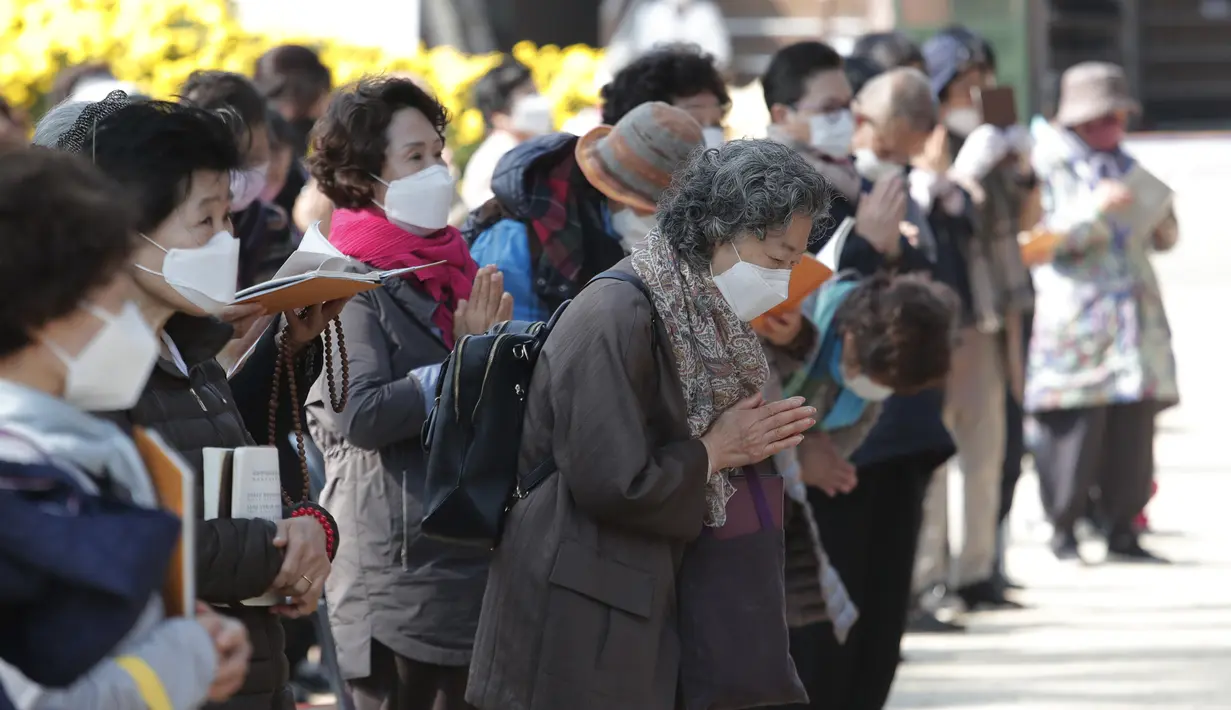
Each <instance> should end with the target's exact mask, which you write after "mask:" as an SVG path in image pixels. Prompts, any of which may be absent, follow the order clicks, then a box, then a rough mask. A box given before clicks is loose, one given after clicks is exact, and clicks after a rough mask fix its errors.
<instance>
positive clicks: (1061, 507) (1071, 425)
mask: <svg viewBox="0 0 1231 710" xmlns="http://www.w3.org/2000/svg"><path fill="white" fill-rule="evenodd" d="M1157 413H1158V405H1157V404H1155V403H1154V402H1134V403H1131V404H1113V405H1109V406H1102V407H1091V408H1086V409H1060V410H1053V411H1048V412H1038V413H1036V414H1035V415H1034V416H1035V419H1036V420H1037V421H1038V423H1039V433H1040V437H1039V444H1038V446H1037V448H1036V451H1035V452H1034V460H1035V465H1036V466H1037V467H1038V469H1039V484H1040V492H1041V494H1042V498H1043V509H1044V510H1045V511H1047V516H1048V518H1049V519H1050V520H1051V523H1052V526H1053V527H1054V528H1055V529H1056V531H1057V532H1062V533H1068V532H1072V530H1073V525H1074V523H1076V522H1077V519H1078V518H1080V517H1082V516H1083V515H1084V514H1085V513H1086V511H1087V506H1088V503H1089V500H1090V498H1091V495H1092V494H1093V495H1094V498H1095V499H1096V501H1097V509H1098V510H1097V512H1098V514H1099V518H1100V520H1102V521H1104V522H1105V523H1106V524H1107V526H1108V528H1109V530H1108V532H1109V533H1111V534H1113V535H1114V534H1125V535H1130V534H1132V532H1133V519H1134V518H1136V517H1137V514H1138V513H1140V512H1141V509H1142V508H1144V507H1145V504H1146V502H1147V501H1148V500H1149V499H1150V483H1151V481H1153V480H1154V418H1155V416H1156V415H1157Z"/></svg>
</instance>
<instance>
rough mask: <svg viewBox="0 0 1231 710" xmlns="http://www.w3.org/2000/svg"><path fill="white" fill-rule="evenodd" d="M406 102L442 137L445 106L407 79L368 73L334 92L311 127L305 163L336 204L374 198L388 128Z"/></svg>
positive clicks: (357, 204) (355, 204) (351, 205)
mask: <svg viewBox="0 0 1231 710" xmlns="http://www.w3.org/2000/svg"><path fill="white" fill-rule="evenodd" d="M405 108H413V109H416V110H417V111H419V112H420V113H422V114H423V115H424V116H426V117H427V120H428V121H429V122H430V123H431V124H432V126H434V127H435V128H436V133H438V134H439V135H440V136H441V137H442V138H443V137H444V134H445V127H446V126H447V125H448V124H449V114H448V112H447V111H446V110H445V107H444V106H442V105H441V104H440V102H439V101H437V100H436V99H435V98H433V97H432V95H431V94H429V93H427V92H426V91H424V90H423V89H421V88H419V86H418V85H417V84H415V82H413V81H411V80H410V79H403V78H398V77H387V76H382V77H369V78H366V79H363V80H361V81H360V82H359V83H358V84H355V85H353V86H349V87H346V88H344V89H341V90H339V91H338V92H337V93H336V94H334V96H333V99H332V100H330V102H329V108H327V109H325V115H324V116H322V117H321V120H319V121H317V122H316V126H315V127H314V128H313V129H312V138H311V141H312V154H311V155H309V156H308V168H309V170H311V172H312V177H314V178H316V182H317V183H318V184H319V185H320V189H321V192H323V193H324V194H325V196H326V197H328V198H329V199H330V200H332V201H333V204H334V205H335V206H336V207H340V208H345V209H361V208H363V207H367V206H368V205H370V204H372V196H373V194H374V187H373V183H374V182H375V180H374V179H373V178H372V176H373V175H379V174H380V172H381V170H382V169H383V168H384V165H385V150H386V149H387V148H388V147H389V139H388V137H387V135H386V131H387V130H388V129H389V123H390V121H392V120H393V114H395V113H397V112H398V111H400V110H402V109H405Z"/></svg>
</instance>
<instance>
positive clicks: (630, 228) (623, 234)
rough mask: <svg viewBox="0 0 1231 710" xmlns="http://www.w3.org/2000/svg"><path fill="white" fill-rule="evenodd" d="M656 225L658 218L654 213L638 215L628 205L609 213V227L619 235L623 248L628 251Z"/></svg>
mask: <svg viewBox="0 0 1231 710" xmlns="http://www.w3.org/2000/svg"><path fill="white" fill-rule="evenodd" d="M657 226H658V218H657V217H656V216H655V215H652V214H647V215H640V214H637V213H636V212H634V211H633V210H632V209H630V208H628V207H625V208H624V209H622V210H620V211H619V212H616V213H615V214H613V215H611V228H612V229H614V230H615V231H616V234H618V235H620V243H621V244H623V245H624V250H625V251H627V252H630V253H631V252H632V250H633V247H634V246H636V245H637V243H638V242H640V241H641V240H642V239H645V235H647V234H649V233H650V230H652V229H654V228H655V227H657Z"/></svg>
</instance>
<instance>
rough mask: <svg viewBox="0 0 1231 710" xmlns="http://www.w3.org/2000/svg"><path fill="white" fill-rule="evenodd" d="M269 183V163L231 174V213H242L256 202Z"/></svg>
mask: <svg viewBox="0 0 1231 710" xmlns="http://www.w3.org/2000/svg"><path fill="white" fill-rule="evenodd" d="M268 181H269V163H262V164H261V165H258V166H256V167H254V168H244V169H243V170H235V171H233V172H232V173H231V211H232V212H240V211H242V210H246V209H248V206H249V205H251V204H252V203H253V202H256V198H258V197H260V195H261V191H263V190H264V189H265V184H266V183H267V182H268Z"/></svg>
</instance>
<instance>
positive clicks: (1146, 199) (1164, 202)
mask: <svg viewBox="0 0 1231 710" xmlns="http://www.w3.org/2000/svg"><path fill="white" fill-rule="evenodd" d="M1122 181H1123V183H1124V186H1125V187H1127V188H1128V189H1129V192H1132V193H1133V201H1132V203H1131V204H1129V205H1128V206H1126V207H1123V208H1121V209H1118V210H1115V211H1113V212H1111V213H1110V216H1111V217H1112V218H1113V219H1115V220H1116V221H1117V222H1120V223H1122V224H1125V225H1127V226H1128V227H1129V229H1131V230H1132V232H1131V234H1130V236H1129V240H1130V242H1132V243H1141V242H1144V241H1146V240H1148V239H1149V238H1150V235H1152V234H1154V230H1156V229H1158V226H1159V225H1160V224H1162V223H1163V220H1164V219H1166V218H1167V215H1168V214H1169V213H1170V212H1171V206H1172V203H1173V201H1174V200H1175V192H1173V191H1172V189H1171V188H1170V187H1168V186H1167V184H1166V183H1164V182H1163V181H1162V180H1159V179H1158V178H1157V177H1155V175H1154V174H1153V173H1151V172H1150V171H1149V170H1146V169H1145V168H1143V167H1141V164H1140V163H1137V164H1135V165H1133V167H1132V168H1130V169H1129V171H1128V173H1127V174H1126V175H1125V176H1124V178H1123V180H1122Z"/></svg>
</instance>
